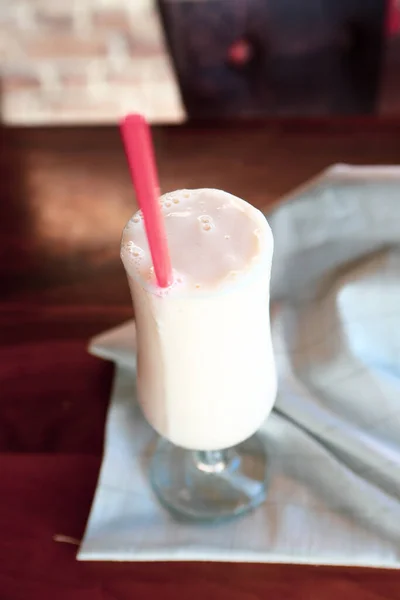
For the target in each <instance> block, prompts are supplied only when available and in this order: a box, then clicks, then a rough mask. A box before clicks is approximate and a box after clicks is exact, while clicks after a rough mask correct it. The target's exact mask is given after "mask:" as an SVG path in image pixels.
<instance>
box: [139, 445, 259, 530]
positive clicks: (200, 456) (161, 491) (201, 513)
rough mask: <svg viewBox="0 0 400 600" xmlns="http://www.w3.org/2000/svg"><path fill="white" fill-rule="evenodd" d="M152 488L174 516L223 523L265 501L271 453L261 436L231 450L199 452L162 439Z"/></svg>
mask: <svg viewBox="0 0 400 600" xmlns="http://www.w3.org/2000/svg"><path fill="white" fill-rule="evenodd" d="M150 476H151V484H152V487H153V489H154V491H155V493H156V495H157V497H158V499H159V500H160V502H161V503H162V504H163V505H164V506H165V507H166V508H167V509H168V510H169V511H170V512H172V513H173V514H174V515H175V516H177V517H181V518H184V519H191V520H196V521H219V520H222V519H228V518H232V517H236V516H239V515H242V514H243V513H246V512H248V511H249V510H252V509H253V508H255V507H256V506H259V505H260V504H262V502H264V500H265V497H266V490H267V454H266V450H265V446H264V444H263V442H262V441H261V440H260V438H259V437H258V436H257V435H254V436H253V437H251V438H250V439H248V440H246V441H245V442H243V443H242V444H239V445H238V446H235V447H234V448H230V449H228V450H212V451H206V452H200V451H199V452H196V451H191V450H185V449H183V448H179V447H178V446H174V445H173V444H171V443H170V442H168V441H167V440H165V439H160V440H159V442H158V446H157V448H156V451H155V453H154V456H153V458H152V462H151V467H150Z"/></svg>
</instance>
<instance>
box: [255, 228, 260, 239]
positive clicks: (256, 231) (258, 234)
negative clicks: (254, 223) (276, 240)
mask: <svg viewBox="0 0 400 600" xmlns="http://www.w3.org/2000/svg"><path fill="white" fill-rule="evenodd" d="M254 235H255V236H256V237H260V235H261V231H260V229H255V230H254Z"/></svg>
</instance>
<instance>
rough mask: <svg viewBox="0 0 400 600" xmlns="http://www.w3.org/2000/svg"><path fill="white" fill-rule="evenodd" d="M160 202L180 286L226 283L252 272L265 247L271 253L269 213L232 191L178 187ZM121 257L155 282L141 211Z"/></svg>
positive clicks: (130, 225)
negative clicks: (231, 192) (263, 212)
mask: <svg viewBox="0 0 400 600" xmlns="http://www.w3.org/2000/svg"><path fill="white" fill-rule="evenodd" d="M160 205H161V207H162V211H163V214H164V218H165V227H166V232H167V237H168V247H169V250H170V255H171V262H172V266H173V270H174V280H175V286H178V287H179V286H180V287H182V288H184V289H186V290H193V291H196V290H198V291H201V290H204V291H206V290H210V289H214V288H219V287H223V286H224V285H227V284H228V285H229V283H230V282H232V283H233V282H235V281H237V279H238V278H240V277H242V276H243V275H245V274H246V273H248V272H249V271H250V269H251V267H252V266H254V263H255V262H257V261H259V260H261V258H262V256H263V254H264V253H265V252H264V251H265V250H266V251H267V252H268V255H270V252H271V248H269V247H268V248H265V246H266V245H267V246H268V244H269V242H270V243H271V245H272V236H271V234H270V232H269V226H268V224H267V222H266V219H265V217H264V216H263V215H262V213H260V211H258V210H257V209H255V208H254V207H253V206H251V205H250V204H248V203H247V202H244V201H243V200H241V199H240V198H236V197H235V196H232V195H231V194H228V193H227V192H223V191H220V190H214V189H198V190H178V191H175V192H172V193H169V194H165V195H164V196H162V197H161V198H160ZM267 230H268V231H267ZM266 234H267V235H266ZM121 257H122V260H123V262H124V265H125V268H126V269H127V271H128V273H129V274H130V275H131V276H133V277H135V276H136V277H137V276H139V277H140V279H142V281H144V282H148V283H149V284H154V283H155V279H154V270H153V267H152V261H151V255H150V251H149V248H148V244H147V238H146V233H145V228H144V222H143V218H142V216H141V213H140V211H139V212H137V213H136V214H135V215H134V216H133V217H132V219H131V220H130V221H129V222H128V224H127V226H126V227H125V229H124V232H123V237H122V245H121Z"/></svg>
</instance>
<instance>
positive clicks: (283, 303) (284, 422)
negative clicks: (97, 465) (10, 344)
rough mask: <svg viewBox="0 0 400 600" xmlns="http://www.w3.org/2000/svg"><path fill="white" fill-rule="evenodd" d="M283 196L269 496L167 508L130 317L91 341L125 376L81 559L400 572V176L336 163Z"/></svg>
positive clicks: (119, 382) (268, 431)
mask: <svg viewBox="0 0 400 600" xmlns="http://www.w3.org/2000/svg"><path fill="white" fill-rule="evenodd" d="M285 200H286V201H284V202H283V203H282V204H280V205H279V207H278V208H277V209H276V210H275V211H274V212H273V213H272V214H270V215H269V216H268V219H269V222H270V223H271V226H272V229H273V232H274V237H275V256H274V265H273V272H272V282H271V292H272V299H273V309H272V313H273V319H272V327H273V340H274V351H275V356H276V363H277V369H278V374H279V394H278V398H277V401H276V405H275V409H274V411H273V413H272V414H271V415H270V417H269V418H268V419H267V421H266V422H265V424H264V426H263V428H262V435H263V438H264V440H265V444H266V446H267V449H268V451H269V455H270V461H271V463H270V475H271V480H270V487H269V493H268V498H267V501H266V503H265V504H264V505H263V506H262V507H260V508H259V509H257V510H256V511H255V512H253V513H251V514H249V515H247V516H245V517H243V518H242V519H238V520H236V521H233V522H230V523H223V524H220V525H214V526H204V525H199V524H188V523H179V522H176V521H175V520H174V519H173V518H172V517H171V516H170V515H169V514H168V513H167V512H165V511H164V509H162V508H161V507H160V506H159V504H158V502H157V501H156V499H155V498H154V496H153V494H152V492H151V489H150V486H149V481H148V472H147V470H148V462H149V457H150V455H151V451H152V448H153V445H154V434H153V432H152V430H151V428H150V427H149V426H148V425H147V423H146V422H145V421H144V419H143V417H142V416H141V413H140V409H139V407H138V406H137V404H136V402H135V329H134V323H133V322H129V323H127V324H125V325H122V326H121V327H118V328H116V329H114V330H112V331H110V332H107V333H105V334H103V335H100V336H98V337H97V338H95V339H94V340H92V343H91V345H90V351H91V352H92V353H93V354H95V355H97V356H100V357H102V358H105V359H109V360H113V361H115V363H116V372H115V380H114V386H113V391H112V397H111V403H110V409H109V414H108V419H107V426H106V443H105V452H104V459H103V464H102V468H101V473H100V478H99V482H98V487H97V490H96V495H95V499H94V503H93V507H92V510H91V514H90V518H89V522H88V525H87V529H86V533H85V537H84V540H83V542H82V545H81V548H80V550H79V553H78V558H79V559H80V560H125V561H133V560H135V561H138V560H215V561H243V562H293V563H313V564H335V565H366V566H381V567H397V566H399V565H400V168H397V167H350V166H346V165H337V166H334V167H332V168H331V169H328V170H327V171H325V172H324V173H323V174H322V175H321V176H319V177H317V178H316V179H315V180H313V181H311V182H309V183H308V184H306V185H305V186H303V187H302V188H301V189H299V190H297V191H295V192H293V193H292V194H291V195H290V196H289V197H288V198H285Z"/></svg>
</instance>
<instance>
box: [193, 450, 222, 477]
mask: <svg viewBox="0 0 400 600" xmlns="http://www.w3.org/2000/svg"><path fill="white" fill-rule="evenodd" d="M194 459H195V463H196V467H197V468H198V469H200V471H204V472H205V473H220V472H221V471H223V470H224V469H226V465H227V462H228V451H227V450H199V451H197V452H195V453H194Z"/></svg>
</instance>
